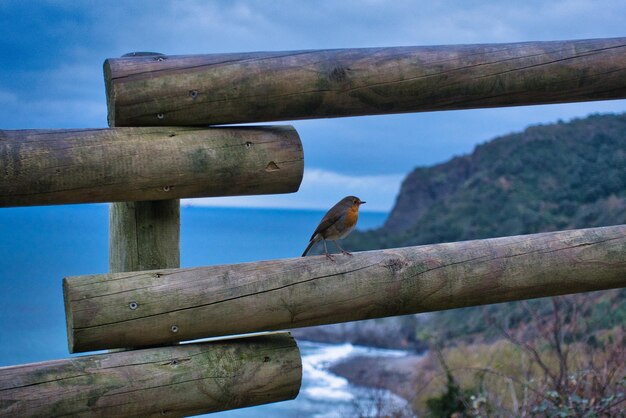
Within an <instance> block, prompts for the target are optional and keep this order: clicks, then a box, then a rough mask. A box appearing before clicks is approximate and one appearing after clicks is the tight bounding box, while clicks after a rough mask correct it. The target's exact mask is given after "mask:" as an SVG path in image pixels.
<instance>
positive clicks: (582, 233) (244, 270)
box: [64, 225, 626, 352]
mask: <svg viewBox="0 0 626 418" xmlns="http://www.w3.org/2000/svg"><path fill="white" fill-rule="evenodd" d="M625 249H626V225H619V226H612V227H602V228H591V229H580V230H572V231H561V232H551V233H543V234H533V235H521V236H513V237H503V238H493V239H486V240H477V241H465V242H455V243H446V244H436V245H425V246H419V247H408V248H397V249H389V250H378V251H368V252H362V253H355V254H354V255H353V256H337V257H335V259H336V261H335V262H333V261H330V260H328V259H327V258H326V257H324V256H318V257H306V258H294V259H283V260H273V261H262V262H255V263H245V264H236V265H223V266H211V267H198V268H187V269H164V270H153V271H145V272H132V273H117V274H100V275H91V276H78V277H69V278H66V279H65V280H64V297H65V306H66V315H67V326H68V338H69V349H70V351H71V352H80V351H88V350H95V349H105V348H115V347H138V346H145V345H152V344H162V343H167V342H173V341H181V340H187V339H194V338H201V337H208V336H219V335H228V334H239V333H248V332H255V331H264V330H275V329H289V328H295V327H303V326H310V325H319V324H330V323H338V322H345V321H354V320H360V319H369V318H377V317H385V316H393V315H404V314H410V313H416V312H426V311H435V310H442V309H450V308H458V307H463V306H473V305H483V304H489V303H498V302H506V301H512V300H520V299H530V298H538V297H544V296H553V295H561V294H567V293H576V292H586V291H592V290H601V289H608V288H614V287H625V286H626V250H625Z"/></svg>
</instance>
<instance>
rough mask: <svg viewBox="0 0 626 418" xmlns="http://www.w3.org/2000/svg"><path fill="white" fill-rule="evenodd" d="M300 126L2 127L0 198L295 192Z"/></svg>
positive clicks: (56, 200)
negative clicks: (22, 128) (15, 128)
mask: <svg viewBox="0 0 626 418" xmlns="http://www.w3.org/2000/svg"><path fill="white" fill-rule="evenodd" d="M303 169H304V160H303V153H302V143H301V142H300V138H299V137H298V133H297V132H296V131H295V129H293V128H292V127H269V126H267V127H240V128H189V127H187V128H181V127H158V128H111V129H79V130H23V131H0V206H28V205H50V204H64V203H87V202H114V201H137V200H162V199H178V198H183V197H202V196H229V195H243V194H268V193H290V192H295V191H297V190H298V188H299V187H300V182H301V181H302V173H303Z"/></svg>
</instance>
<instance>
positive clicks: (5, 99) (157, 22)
mask: <svg viewBox="0 0 626 418" xmlns="http://www.w3.org/2000/svg"><path fill="white" fill-rule="evenodd" d="M0 28H1V29H0V30H1V31H2V36H0V52H1V54H0V62H1V65H0V129H30V128H82V127H85V128H88V127H105V126H106V99H105V94H104V83H103V76H102V63H103V61H104V59H105V58H108V57H118V56H120V55H122V54H124V53H127V52H131V51H157V52H162V53H165V54H202V53H220V52H243V51H276V50H296V49H298V50H299V49H326V48H353V47H377V46H401V45H439V44H441V45H443V44H467V43H497V42H517V41H539V40H542V41H543V40H546V41H547V40H564V39H585V38H602V37H619V36H626V30H625V29H624V28H626V1H623V0H614V1H600V0H596V1H593V0H562V1H559V0H551V1H529V0H526V1H498V2H495V1H471V0H467V1H435V0H431V1H406V0H394V1H378V0H343V1H339V0H337V1H330V0H328V1H306V2H305V1H275V0H274V1H262V0H257V1H200V0H197V1H192V0H189V1H172V2H165V1H156V0H150V1H147V0H146V1H144V0H141V1H80V2H78V1H21V0H0ZM624 111H626V101H624V100H617V101H606V102H589V103H578V104H569V105H548V106H530V107H517V108H505V109H489V110H466V111H447V112H427V113H417V114H404V115H389V116H371V117H358V118H339V119H322V120H308V121H295V122H291V123H292V124H293V125H294V126H295V127H296V128H297V129H298V131H299V133H300V136H301V138H302V142H303V145H304V150H305V166H306V168H305V176H304V181H303V184H302V187H301V190H300V192H298V193H296V194H292V195H281V196H263V197H246V198H242V197H235V198H220V199H208V200H204V203H205V204H206V203H208V204H212V205H237V206H240V205H245V206H271V207H308V208H328V207H329V206H331V205H332V204H333V203H334V202H335V201H336V200H338V199H339V198H341V197H343V196H344V195H346V194H355V195H358V196H359V197H361V198H362V199H363V200H367V201H368V208H369V209H374V210H388V209H390V208H391V206H392V205H393V201H394V198H395V195H396V193H397V191H398V188H399V184H400V181H401V180H402V178H403V177H404V175H406V174H407V173H408V172H409V171H410V170H411V169H413V168H414V167H416V166H419V165H431V164H434V163H438V162H442V161H445V160H447V159H449V158H451V157H452V156H454V155H459V154H463V153H468V152H471V150H472V149H473V147H474V146H475V145H476V144H478V143H481V142H484V141H486V140H489V139H492V138H493V137H495V136H498V135H504V134H507V133H510V132H514V131H520V130H522V129H523V128H525V127H526V126H528V125H530V124H537V123H549V122H554V121H556V120H558V119H563V120H568V119H571V118H573V117H582V116H586V115H588V114H590V113H595V112H600V113H605V112H624ZM281 123H282V122H281ZM288 123H289V122H288ZM194 203H199V201H198V200H194ZM364 209H365V207H364Z"/></svg>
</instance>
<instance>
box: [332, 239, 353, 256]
mask: <svg viewBox="0 0 626 418" xmlns="http://www.w3.org/2000/svg"><path fill="white" fill-rule="evenodd" d="M333 242H334V243H335V245H336V246H337V248H339V249H340V250H341V254H345V255H352V253H351V252H350V251H346V250H344V249H343V248H341V245H339V243H338V242H337V241H333Z"/></svg>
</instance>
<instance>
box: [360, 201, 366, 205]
mask: <svg viewBox="0 0 626 418" xmlns="http://www.w3.org/2000/svg"><path fill="white" fill-rule="evenodd" d="M363 203H367V202H363V201H361V203H359V205H362V204H363Z"/></svg>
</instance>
